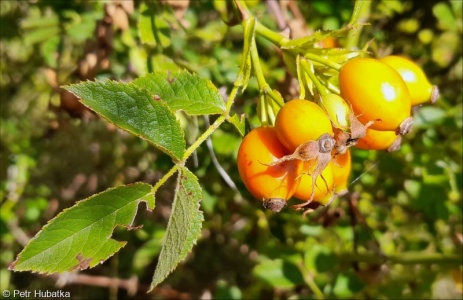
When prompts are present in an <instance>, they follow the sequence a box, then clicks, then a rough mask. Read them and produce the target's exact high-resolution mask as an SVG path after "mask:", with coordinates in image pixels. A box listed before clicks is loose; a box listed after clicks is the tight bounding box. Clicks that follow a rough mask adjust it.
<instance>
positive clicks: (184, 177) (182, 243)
mask: <svg viewBox="0 0 463 300" xmlns="http://www.w3.org/2000/svg"><path fill="white" fill-rule="evenodd" d="M201 199H202V192H201V187H200V185H199V183H198V179H197V178H196V176H195V175H194V174H193V173H191V172H190V171H189V170H188V169H186V168H182V169H180V171H179V174H178V178H177V187H176V191H175V199H174V203H173V205H172V214H171V216H170V219H169V224H168V225H167V231H166V234H165V239H164V243H163V246H162V250H161V254H160V256H159V261H158V265H157V267H156V271H155V272H154V276H153V281H152V282H151V289H153V288H154V287H155V286H156V285H157V284H159V283H160V282H162V281H163V280H164V279H165V278H166V277H167V275H169V274H170V273H171V272H172V271H173V270H174V269H175V267H176V266H177V265H178V264H179V262H181V261H182V260H183V259H185V257H186V255H187V254H188V252H190V250H191V249H192V248H193V245H194V244H195V243H196V240H197V239H198V237H199V236H200V234H201V226H202V222H203V220H204V217H203V213H202V212H201V211H200V209H199V206H200V201H201Z"/></svg>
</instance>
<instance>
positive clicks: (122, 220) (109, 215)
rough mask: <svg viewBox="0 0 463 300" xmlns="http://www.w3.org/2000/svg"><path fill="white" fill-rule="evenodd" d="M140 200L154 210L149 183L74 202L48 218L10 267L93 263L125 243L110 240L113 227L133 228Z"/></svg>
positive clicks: (55, 268) (48, 268) (66, 267)
mask: <svg viewBox="0 0 463 300" xmlns="http://www.w3.org/2000/svg"><path fill="white" fill-rule="evenodd" d="M140 202H145V203H146V204H147V209H148V210H150V211H151V210H153V209H154V197H153V196H152V194H151V186H150V185H148V184H145V183H135V184H132V185H127V186H120V187H116V188H111V189H108V190H106V191H104V192H101V193H99V194H96V195H93V196H91V197H90V198H87V199H85V200H83V201H79V202H77V203H76V204H75V205H74V206H73V207H71V208H68V209H65V210H64V211H63V212H61V213H60V214H59V215H58V216H56V217H55V218H54V219H52V220H51V221H49V223H48V224H47V225H45V226H44V227H43V228H42V230H41V231H40V232H39V233H38V234H37V235H36V236H35V237H34V238H33V239H32V240H31V241H30V242H29V244H28V245H27V246H26V247H25V248H24V249H23V251H22V252H21V253H20V254H19V255H18V257H17V258H16V260H15V261H14V262H13V263H12V264H11V265H10V267H9V268H10V270H14V271H33V272H39V273H55V272H59V273H62V272H71V271H74V270H84V269H87V268H89V267H90V268H91V267H94V266H96V265H97V264H99V263H102V262H103V261H105V260H107V259H108V258H109V257H111V256H112V255H113V254H114V253H116V252H117V251H119V249H121V248H122V247H123V246H124V245H125V244H126V242H120V241H116V240H114V239H111V235H112V232H113V230H114V228H115V227H116V226H125V227H127V228H128V229H129V230H130V229H133V228H134V227H132V225H133V220H134V218H135V215H136V213H137V210H138V205H139V203H140Z"/></svg>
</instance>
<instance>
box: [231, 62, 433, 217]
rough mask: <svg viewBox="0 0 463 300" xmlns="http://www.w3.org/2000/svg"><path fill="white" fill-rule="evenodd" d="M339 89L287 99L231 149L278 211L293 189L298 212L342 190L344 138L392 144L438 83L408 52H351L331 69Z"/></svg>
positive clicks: (247, 179) (250, 185)
mask: <svg viewBox="0 0 463 300" xmlns="http://www.w3.org/2000/svg"><path fill="white" fill-rule="evenodd" d="M338 82H339V94H337V93H323V94H322V95H320V96H319V99H316V100H315V101H309V100H304V99H295V100H291V101H288V102H287V103H286V104H285V105H284V106H283V107H282V108H281V109H280V110H279V111H278V114H277V116H276V120H275V126H263V127H258V128H255V129H253V130H251V131H250V132H249V133H248V134H247V135H246V136H245V138H244V139H243V141H242V143H241V145H240V149H239V152H238V170H239V173H240V176H241V179H242V180H243V182H244V184H245V186H246V187H247V189H248V190H249V192H250V193H251V194H252V195H253V196H254V197H256V198H257V199H259V200H262V201H263V204H264V207H266V208H268V209H271V210H272V211H274V212H279V211H280V210H281V209H282V208H283V207H285V206H286V203H287V201H288V200H289V199H290V198H291V197H294V198H296V199H299V200H302V201H303V203H301V204H298V205H293V206H292V208H293V209H301V210H304V211H306V212H308V211H310V210H312V209H314V208H316V207H317V206H319V205H328V204H329V203H330V202H331V201H332V200H333V199H334V198H336V196H339V195H343V194H345V193H346V192H347V186H348V179H349V175H350V171H351V156H350V151H349V148H350V147H352V146H355V147H358V148H361V149H366V150H387V151H394V150H397V149H399V148H400V143H401V140H402V136H403V135H405V134H407V133H408V132H410V131H411V128H412V124H413V118H412V116H411V111H412V110H411V108H412V106H416V105H420V104H423V103H425V102H431V103H433V102H435V101H436V100H437V98H438V89H437V87H436V86H433V85H431V84H430V83H429V81H428V79H427V77H426V75H425V74H424V72H423V71H422V70H421V69H420V67H419V66H418V65H416V64H415V63H414V62H412V61H411V60H408V59H406V58H403V57H400V56H387V57H384V58H382V59H379V60H378V59H373V58H354V59H351V60H349V61H347V62H346V63H345V64H344V65H343V67H342V68H341V70H340V72H339V76H338Z"/></svg>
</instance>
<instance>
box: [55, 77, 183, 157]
mask: <svg viewBox="0 0 463 300" xmlns="http://www.w3.org/2000/svg"><path fill="white" fill-rule="evenodd" d="M64 88H65V89H67V90H68V91H70V92H72V93H74V94H75V95H76V96H78V97H80V98H81V99H82V100H81V101H82V103H83V104H84V105H86V106H88V107H89V108H90V109H92V110H94V111H95V112H97V113H98V114H100V115H101V116H103V117H104V118H106V119H107V120H108V121H110V122H112V123H114V124H115V125H117V126H118V127H120V128H122V129H124V130H127V131H128V132H131V133H133V134H135V135H137V136H139V137H141V138H143V139H145V140H147V141H148V142H150V143H152V144H153V145H154V146H156V147H157V148H159V149H161V150H162V151H164V152H165V153H167V154H168V155H170V156H171V157H172V158H174V159H178V160H180V159H181V158H182V156H183V153H184V151H185V139H184V136H183V131H182V129H181V127H180V124H179V123H178V121H177V119H176V118H175V115H174V113H173V112H172V111H170V109H169V107H168V106H167V105H166V104H165V103H164V102H162V101H157V100H155V99H153V97H152V95H150V93H149V92H148V91H146V90H143V89H140V88H138V87H136V86H134V85H131V84H126V83H123V82H115V81H109V80H108V81H104V82H102V81H97V82H90V81H88V82H83V83H79V84H74V85H68V86H65V87H64Z"/></svg>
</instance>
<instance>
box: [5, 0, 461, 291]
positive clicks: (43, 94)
mask: <svg viewBox="0 0 463 300" xmlns="http://www.w3.org/2000/svg"><path fill="white" fill-rule="evenodd" d="M247 2H248V4H249V6H250V7H252V8H251V10H252V12H253V13H254V15H255V16H256V17H257V18H259V20H260V21H262V22H263V23H264V24H266V25H267V26H269V27H270V28H273V29H275V30H277V26H276V23H275V20H274V18H273V16H272V15H270V14H269V13H268V11H267V10H266V6H265V2H263V1H247ZM124 3H125V4H124ZM127 3H129V4H127ZM185 3H186V2H185ZM294 3H295V5H297V6H298V8H299V11H300V12H301V15H302V16H303V18H304V22H305V25H304V26H306V28H308V29H310V30H316V29H319V28H324V29H337V28H340V27H341V26H342V25H343V24H345V23H346V22H347V21H348V20H349V18H350V14H351V11H352V8H353V3H352V2H351V1H318V0H313V1H304V2H302V1H301V2H298V1H295V2H294ZM462 3H463V2H462V1H390V0H382V1H375V2H372V4H371V7H370V11H369V18H368V23H369V24H370V25H368V26H365V27H364V28H363V29H362V31H361V34H360V33H359V34H360V35H359V37H358V41H359V44H358V45H359V46H363V45H364V44H365V43H367V42H368V41H370V40H371V39H374V40H373V41H371V44H370V50H371V51H372V53H373V54H374V55H376V56H379V57H380V56H384V55H387V54H390V53H393V54H401V55H402V54H403V55H407V56H409V57H411V58H412V59H414V60H415V61H416V62H417V63H418V64H419V65H421V66H422V67H423V69H424V70H425V72H426V74H427V75H428V77H429V78H430V81H431V82H432V83H433V84H437V85H438V86H439V88H440V91H441V98H440V99H439V101H438V102H437V103H436V104H434V105H433V106H426V105H425V106H423V107H419V108H417V109H416V110H415V111H414V117H415V126H414V130H413V132H412V133H411V134H410V135H408V136H407V137H406V138H405V141H404V144H403V146H402V148H401V150H400V151H398V152H394V153H388V154H385V153H383V152H373V151H363V150H357V151H353V174H352V177H351V179H352V181H353V183H352V184H351V185H350V187H349V188H350V190H351V191H352V192H356V193H358V195H359V196H358V198H355V199H347V198H340V199H337V200H336V201H335V202H334V203H333V204H332V205H331V206H330V207H328V208H327V209H320V210H317V211H315V212H314V213H312V214H309V215H308V217H307V218H305V219H304V218H302V217H301V216H300V214H298V213H296V212H293V211H290V210H285V211H284V212H282V213H280V214H272V213H270V212H268V211H265V210H264V209H263V208H262V207H261V205H260V203H259V202H258V201H255V200H254V199H252V197H251V196H250V195H249V194H248V193H247V191H246V189H245V188H244V185H243V184H242V183H241V182H240V179H239V175H238V172H237V169H236V165H235V161H236V153H237V149H238V146H239V143H240V141H241V139H240V136H239V134H238V133H237V131H236V129H235V128H233V126H231V125H229V124H224V125H223V126H222V127H221V128H220V129H219V130H217V131H216V132H215V134H214V135H213V136H212V144H213V148H212V149H213V155H214V156H216V158H217V160H218V161H219V163H220V165H221V167H222V168H223V169H224V170H225V172H226V173H227V174H228V175H229V176H230V177H231V179H232V180H233V182H234V183H235V184H236V186H237V188H238V189H237V191H239V192H237V191H235V190H234V189H232V188H231V187H229V186H228V185H227V184H226V182H225V181H224V180H223V179H222V178H221V177H220V174H219V171H218V169H217V168H216V167H215V166H214V164H213V160H214V156H213V155H212V152H211V150H210V149H208V148H207V147H206V144H204V145H202V146H201V147H200V148H199V149H198V151H197V152H196V154H195V157H194V159H192V160H191V161H189V167H190V169H191V170H192V171H193V172H194V173H195V174H196V175H197V176H198V177H199V179H200V183H201V184H202V187H203V193H204V200H203V202H202V209H203V210H204V213H205V222H204V224H203V232H202V238H201V239H200V240H199V242H198V245H196V246H195V248H194V249H193V253H191V254H190V255H189V256H188V258H187V260H186V261H185V262H184V263H182V264H181V265H180V266H179V267H178V269H177V270H176V271H175V272H174V273H173V274H172V275H171V276H170V277H168V278H167V280H166V281H165V282H164V283H163V284H162V285H161V286H160V287H158V288H156V289H155V290H154V292H153V293H152V294H149V295H148V296H147V295H146V294H145V292H146V289H147V286H148V285H149V283H150V281H151V278H152V274H153V270H154V267H155V265H156V260H157V255H158V254H159V251H160V247H161V244H162V237H163V235H164V231H165V225H166V222H167V220H168V217H169V213H170V204H171V199H172V197H173V189H172V188H171V184H172V183H170V184H168V185H166V186H165V187H164V188H163V189H162V190H160V191H159V192H158V194H157V198H156V200H157V202H156V210H155V211H154V212H153V213H152V214H149V213H147V212H141V213H140V214H139V215H138V216H137V219H136V221H135V224H143V228H142V229H140V230H138V231H131V232H127V231H125V230H119V229H117V230H116V234H115V238H116V239H118V240H127V241H128V244H127V246H126V247H125V248H123V249H122V250H121V252H120V253H119V254H118V255H116V256H114V257H113V258H112V259H110V260H109V261H108V262H107V263H105V264H103V265H100V266H98V267H96V268H94V269H92V270H89V271H86V272H84V273H87V274H91V275H101V276H108V277H114V278H116V277H119V278H123V279H125V278H129V277H131V276H132V275H136V276H137V277H138V280H139V287H140V288H139V290H138V292H137V293H136V294H131V295H128V291H127V290H124V289H120V290H119V291H117V290H114V289H111V288H101V287H93V286H88V287H86V288H85V289H82V287H81V286H79V285H66V286H64V287H62V289H64V290H68V291H71V295H72V297H73V298H75V299H84V298H107V297H110V296H116V295H117V296H118V297H119V298H134V299H135V298H139V297H143V298H146V297H151V298H172V299H176V298H181V297H188V298H199V297H201V296H203V297H204V298H209V297H210V298H215V299H251V298H262V299H264V298H282V299H287V298H289V299H307V298H315V297H320V296H324V297H326V298H394V299H396V298H413V299H415V298H421V299H429V298H441V299H442V298H446V299H451V298H455V299H458V298H460V299H461V295H462V277H461V272H462V268H461V262H460V263H456V262H455V261H452V260H450V261H446V260H445V259H444V260H439V259H437V260H435V261H433V260H432V259H433V258H434V257H435V255H440V256H439V257H440V258H442V257H444V258H445V257H454V256H455V255H459V254H461V251H462V239H463V237H462V232H463V228H462V227H463V226H462V165H461V158H462V156H463V151H462V127H463V120H462V102H463V101H462V100H463V99H462V97H463V96H462V95H463V93H462V86H463V85H462V84H461V83H462V69H463V67H462V66H463V62H462V52H461V49H462V44H461V34H462ZM0 5H1V9H0V28H1V39H0V46H1V48H0V51H1V58H0V59H1V65H0V68H1V73H2V80H1V83H0V97H1V106H2V107H1V110H0V118H1V120H0V121H1V128H0V133H1V144H0V147H1V148H0V149H1V155H0V162H1V168H0V174H1V183H0V193H1V198H2V203H1V214H0V228H1V231H0V232H1V233H0V238H1V249H2V251H1V256H0V260H1V270H0V289H1V290H4V289H9V290H13V289H22V290H34V289H41V290H45V289H49V290H54V289H56V285H55V284H56V278H55V277H44V276H41V275H36V274H28V273H12V272H10V271H8V270H7V267H8V265H9V264H10V263H11V262H12V261H13V260H14V257H15V255H17V253H19V251H20V250H21V249H22V247H23V245H24V244H25V243H27V241H28V239H29V238H30V237H32V236H34V235H35V233H37V232H38V231H39V230H40V228H41V227H42V226H43V225H44V224H46V222H47V221H48V220H49V219H50V218H52V217H53V216H55V215H56V214H57V213H58V212H59V211H61V210H62V209H63V208H66V207H69V206H71V205H72V204H73V203H74V202H75V201H77V200H80V199H84V198H86V197H88V196H90V195H92V194H94V193H96V192H99V191H102V190H104V189H106V188H108V187H110V186H115V185H118V184H120V183H131V182H136V181H144V182H148V183H150V184H153V183H155V182H156V181H157V180H158V179H159V178H160V177H161V175H162V174H163V173H165V172H166V171H167V170H168V169H169V168H170V166H171V165H170V159H169V158H168V157H167V156H166V155H164V154H162V153H160V152H158V151H156V150H155V149H154V148H152V147H150V146H148V144H147V143H146V142H144V141H142V140H140V139H138V138H136V137H134V136H131V135H129V134H127V133H125V132H122V131H120V130H118V129H116V128H114V127H113V126H112V125H109V124H107V123H106V122H105V121H103V120H101V119H99V118H98V117H96V115H94V114H93V113H91V112H90V111H89V110H87V109H86V108H85V107H83V106H82V105H80V104H79V103H78V102H77V100H76V99H75V98H73V97H72V96H70V95H69V94H66V93H64V92H63V91H62V90H61V89H60V88H59V87H60V86H62V85H65V84H69V83H74V82H79V81H81V80H87V79H91V80H93V79H94V78H96V79H106V78H110V79H116V80H132V79H134V78H137V77H138V76H141V75H144V74H146V73H147V72H150V71H155V70H156V71H157V70H163V71H164V70H171V71H173V70H178V69H187V70H190V71H192V72H196V73H198V74H199V75H201V76H204V77H205V78H208V79H210V80H212V82H213V83H214V84H215V85H216V86H218V87H219V88H221V91H222V92H223V93H226V91H229V90H230V89H231V86H232V84H233V82H234V80H235V79H236V76H237V74H238V70H239V63H240V56H241V47H242V29H241V27H240V26H233V27H227V26H226V24H225V23H224V22H223V20H222V18H226V17H227V15H226V12H227V5H226V3H225V2H224V1H220V0H216V1H191V3H190V4H189V6H188V7H184V8H182V7H180V6H168V5H162V4H161V3H160V2H147V3H145V2H142V1H136V2H134V3H133V2H131V1H123V2H120V3H118V2H100V1H81V0H73V1H66V2H59V1H38V2H37V1H2V2H0ZM153 18H154V19H153ZM150 22H154V24H155V25H156V28H158V31H157V32H158V33H159V35H156V36H151V35H150V32H146V31H145V30H144V29H146V27H145V26H146V25H145V23H149V24H151V23H150ZM339 42H340V43H341V46H342V43H343V41H342V40H341V41H339ZM257 43H258V48H259V53H260V55H261V61H262V64H263V69H264V72H265V75H266V80H267V82H268V83H269V84H270V86H271V87H272V88H275V89H277V90H279V91H280V93H281V94H282V95H283V96H284V97H285V98H288V97H289V96H286V95H290V93H291V92H290V90H289V85H288V80H287V79H288V76H289V75H288V74H287V73H286V71H285V69H284V65H283V63H282V60H281V57H280V55H279V53H278V51H277V48H276V47H274V46H273V45H271V44H270V43H269V42H268V41H266V40H264V39H261V38H258V39H257ZM257 95H258V88H257V84H256V82H255V80H254V79H252V80H251V82H250V85H249V88H248V89H247V90H246V92H245V93H244V94H242V95H240V97H239V99H238V100H237V102H236V106H235V107H234V110H235V111H236V112H237V113H246V114H247V115H248V116H249V117H250V119H249V121H250V124H251V125H252V126H257V125H258V121H257V118H256V108H255V107H256V102H257ZM179 118H181V120H182V125H183V126H184V127H185V128H188V130H187V132H188V136H187V142H188V143H191V141H194V139H195V137H196V136H197V133H198V130H199V131H204V129H205V128H206V126H207V121H206V120H205V119H203V118H191V117H186V116H185V115H179ZM353 204H356V205H355V207H354V208H355V209H354V208H353ZM140 211H143V210H140ZM410 254H412V255H410ZM413 254H415V255H413ZM384 257H388V258H389V260H383V258H384ZM420 259H421V260H420Z"/></svg>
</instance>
